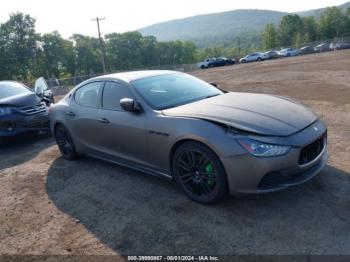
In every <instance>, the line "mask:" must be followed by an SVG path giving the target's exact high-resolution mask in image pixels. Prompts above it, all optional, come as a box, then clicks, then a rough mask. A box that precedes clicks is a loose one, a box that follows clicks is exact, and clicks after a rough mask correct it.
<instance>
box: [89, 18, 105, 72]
mask: <svg viewBox="0 0 350 262" xmlns="http://www.w3.org/2000/svg"><path fill="white" fill-rule="evenodd" d="M105 19H106V18H105V17H103V18H99V17H96V18H95V19H92V21H96V22H97V31H98V39H99V41H100V49H101V60H102V69H103V73H104V74H105V73H106V65H105V49H104V45H103V41H102V38H101V30H100V21H101V20H105Z"/></svg>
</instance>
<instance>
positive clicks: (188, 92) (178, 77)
mask: <svg viewBox="0 0 350 262" xmlns="http://www.w3.org/2000/svg"><path fill="white" fill-rule="evenodd" d="M132 85H133V86H134V88H135V89H136V90H137V91H138V92H139V93H140V95H141V96H142V97H143V98H144V99H145V100H146V102H147V103H148V104H149V105H150V106H152V107H153V108H154V109H158V110H161V109H165V108H171V107H175V106H179V105H184V104H187V103H191V102H194V101H198V100H201V99H205V98H208V97H212V96H216V95H221V94H223V92H222V91H220V90H219V89H217V88H215V87H214V86H212V85H210V84H208V83H206V82H204V81H202V80H200V79H198V78H195V77H192V76H190V75H187V74H182V73H174V74H166V75H160V76H154V77H149V78H144V79H140V80H135V81H133V82H132Z"/></svg>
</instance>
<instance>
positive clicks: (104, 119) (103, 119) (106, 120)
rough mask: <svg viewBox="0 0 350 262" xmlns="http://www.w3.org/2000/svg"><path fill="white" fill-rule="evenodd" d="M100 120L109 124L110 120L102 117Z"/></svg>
mask: <svg viewBox="0 0 350 262" xmlns="http://www.w3.org/2000/svg"><path fill="white" fill-rule="evenodd" d="M98 121H99V122H101V123H103V124H109V120H108V119H107V118H100V119H99V120H98Z"/></svg>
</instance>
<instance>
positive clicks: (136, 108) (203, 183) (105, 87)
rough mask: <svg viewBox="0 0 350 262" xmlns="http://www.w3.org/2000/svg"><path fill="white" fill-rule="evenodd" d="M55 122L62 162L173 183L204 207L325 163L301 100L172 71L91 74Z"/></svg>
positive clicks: (296, 177) (320, 136) (294, 181)
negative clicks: (113, 166)
mask: <svg viewBox="0 0 350 262" xmlns="http://www.w3.org/2000/svg"><path fill="white" fill-rule="evenodd" d="M50 120H51V129H52V132H53V134H54V137H55V139H56V141H57V144H58V146H59V149H60V151H61V153H62V155H63V157H64V158H66V159H68V160H73V159H76V158H77V157H78V156H83V155H86V156H90V157H94V158H98V159H102V160H105V161H109V162H113V163H117V164H120V165H123V166H127V167H131V168H134V169H136V170H139V171H142V172H145V173H148V174H151V175H156V176H161V177H165V178H168V179H174V180H175V181H176V182H177V183H178V184H179V185H180V187H181V188H182V189H183V190H184V192H185V193H186V194H187V195H188V196H189V197H190V198H191V199H193V200H194V201H197V202H200V203H212V202H215V201H218V200H219V199H221V198H222V197H224V196H225V195H226V194H227V193H229V192H230V193H232V194H233V193H267V192H272V191H277V190H281V189H285V188H288V187H290V186H294V185H298V184H301V183H304V182H306V181H308V180H310V179H311V178H312V177H314V176H315V175H316V174H318V173H319V171H320V170H321V169H322V168H323V167H324V166H325V165H326V163H327V159H328V154H327V128H326V126H325V124H324V123H323V121H322V120H321V119H319V118H318V117H317V116H316V115H315V114H314V113H312V112H311V111H310V110H309V109H307V108H306V107H304V106H303V105H301V104H299V103H298V102H295V101H293V100H291V99H288V98H284V97H279V96H274V95H265V94H250V93H237V92H223V91H221V90H219V89H218V88H216V87H214V86H213V85H211V84H208V83H206V82H204V81H202V80H200V79H198V78H195V77H193V76H190V75H187V74H184V73H179V72H172V71H139V72H127V73H118V74H112V75H106V76H100V77H96V78H92V79H90V80H88V81H85V82H83V83H81V84H80V85H78V86H77V87H75V88H74V89H73V90H72V91H70V92H69V93H68V94H67V95H66V96H65V97H64V98H63V99H62V100H61V101H60V102H58V103H56V104H54V105H53V106H52V107H51V114H50Z"/></svg>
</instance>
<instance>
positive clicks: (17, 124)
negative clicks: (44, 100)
mask: <svg viewBox="0 0 350 262" xmlns="http://www.w3.org/2000/svg"><path fill="white" fill-rule="evenodd" d="M49 129H50V126H49V116H48V110H46V111H45V112H40V113H37V114H34V115H23V114H19V113H14V114H11V115H8V116H2V117H1V118H0V137H9V136H15V135H19V134H22V133H25V132H30V131H41V130H49Z"/></svg>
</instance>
